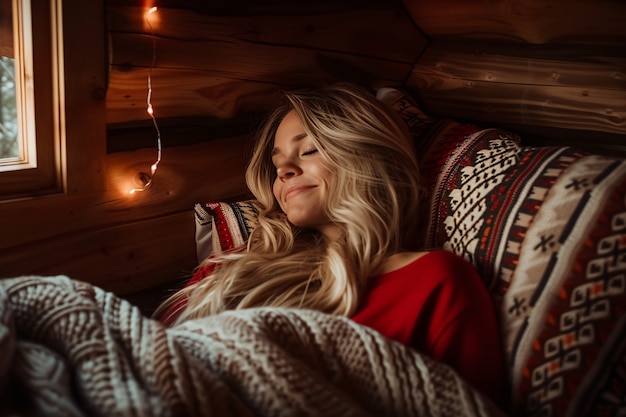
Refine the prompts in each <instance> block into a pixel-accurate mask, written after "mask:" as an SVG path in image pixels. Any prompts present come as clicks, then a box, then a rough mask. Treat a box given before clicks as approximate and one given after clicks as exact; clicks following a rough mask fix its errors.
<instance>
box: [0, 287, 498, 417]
mask: <svg viewBox="0 0 626 417" xmlns="http://www.w3.org/2000/svg"><path fill="white" fill-rule="evenodd" d="M0 393H2V394H0V401H1V402H0V404H1V406H0V415H42V416H98V415H100V416H107V417H111V416H187V415H189V416H222V417H228V416H238V417H239V416H253V415H254V416H368V415H371V416H392V415H396V416H455V417H456V416H497V415H500V414H499V412H498V410H497V409H496V408H495V407H494V406H492V405H491V403H490V402H489V401H488V400H486V399H485V398H484V397H482V396H481V395H480V394H478V393H477V392H475V391H473V390H472V389H471V388H470V387H469V386H468V385H466V384H465V383H464V382H462V381H461V380H460V379H459V378H458V377H457V376H456V375H455V373H454V372H452V371H451V370H450V369H448V368H447V367H445V366H442V365H440V364H437V363H434V362H433V361H431V360H429V359H428V358H425V357H422V356H420V355H419V354H417V353H415V352H413V351H411V350H410V349H407V348H404V347H402V346H400V345H399V344H396V343H394V342H390V341H388V340H386V339H385V338H383V337H382V336H380V335H378V334H377V333H376V332H374V331H372V330H369V329H367V328H364V327H361V326H359V325H357V324H355V323H353V322H352V321H350V320H347V319H343V318H340V317H335V316H330V315H324V314H321V313H317V312H312V311H303V310H286V309H276V308H262V309H251V310H247V311H238V312H228V313H224V314H220V315H216V316H213V317H210V318H206V319H202V320H195V321H191V322H188V323H186V324H184V325H180V326H177V327H175V328H171V329H167V328H165V327H163V326H162V325H161V324H160V323H158V322H156V321H154V320H150V319H148V318H146V317H144V316H142V315H141V313H140V311H139V309H137V308H136V307H134V306H132V305H131V304H129V303H128V302H126V301H124V300H122V299H120V298H118V297H116V296H115V295H113V294H112V293H109V292H105V291H103V290H101V289H99V288H97V287H94V286H91V285H89V284H86V283H82V282H78V281H73V280H70V279H69V278H67V277H48V278H42V277H21V278H13V279H7V280H0Z"/></svg>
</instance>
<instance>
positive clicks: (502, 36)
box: [403, 0, 626, 47]
mask: <svg viewBox="0 0 626 417" xmlns="http://www.w3.org/2000/svg"><path fill="white" fill-rule="evenodd" d="M403 3H404V5H405V7H406V9H407V11H408V12H409V14H410V15H411V17H412V18H413V20H414V21H415V23H416V24H417V26H418V27H419V28H420V29H421V30H422V31H424V33H426V34H427V36H428V37H429V38H431V39H433V40H440V39H448V40H450V39H451V38H454V39H456V40H461V39H468V38H471V39H481V40H482V41H484V42H487V43H489V42H494V41H509V42H513V43H528V44H548V43H552V44H587V45H607V44H611V45H614V46H616V47H620V46H623V45H624V44H625V42H626V25H624V19H625V18H626V3H624V2H623V1H619V0H607V1H594V0H556V1H550V2H545V1H542V0H529V1H528V0H524V1H520V0H497V1H471V2H468V1H464V0H443V1H420V0H403Z"/></svg>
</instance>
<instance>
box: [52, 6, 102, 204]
mask: <svg viewBox="0 0 626 417" xmlns="http://www.w3.org/2000/svg"><path fill="white" fill-rule="evenodd" d="M63 29H64V32H63V58H64V63H63V65H62V66H63V68H64V70H65V82H64V87H65V96H64V97H63V98H62V99H64V106H65V107H64V110H65V111H64V114H63V116H64V120H63V122H62V126H61V127H62V128H64V129H65V146H64V149H67V152H66V155H64V158H65V161H64V162H65V165H66V170H67V171H66V173H65V174H66V176H65V181H66V184H65V187H66V190H67V192H68V193H81V192H87V193H89V192H93V191H94V190H102V189H103V188H104V183H105V176H104V169H105V168H104V167H105V154H106V125H105V102H106V100H105V99H106V62H105V57H106V53H105V39H104V37H103V33H104V31H105V29H104V4H103V1H102V0H93V1H92V0H90V1H82V0H64V1H63Z"/></svg>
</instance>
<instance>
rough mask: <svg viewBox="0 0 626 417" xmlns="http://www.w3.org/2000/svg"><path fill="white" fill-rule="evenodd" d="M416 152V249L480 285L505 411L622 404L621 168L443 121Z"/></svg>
mask: <svg viewBox="0 0 626 417" xmlns="http://www.w3.org/2000/svg"><path fill="white" fill-rule="evenodd" d="M422 152H423V155H424V157H423V161H422V169H423V170H424V177H425V181H426V186H427V188H428V189H431V190H433V192H432V195H431V196H430V198H431V205H430V206H429V207H430V208H431V210H432V211H431V213H430V216H431V217H430V223H429V227H428V228H427V230H426V233H425V236H426V238H427V245H428V246H433V247H437V246H443V247H445V248H447V249H448V250H451V251H453V252H455V253H457V254H459V255H461V256H463V257H465V258H467V259H469V260H470V261H472V262H473V263H474V264H475V266H476V268H477V269H478V271H479V273H480V274H481V275H482V276H483V278H484V279H485V283H486V284H487V285H488V286H489V288H490V290H491V292H492V295H493V297H494V300H495V303H496V308H497V310H498V314H499V318H500V321H501V327H502V332H503V333H502V334H503V341H504V345H505V348H506V354H507V358H508V360H509V365H510V369H509V371H510V377H511V382H512V387H511V388H512V395H513V400H514V409H515V411H516V412H515V414H516V415H541V416H568V415H617V414H619V412H620V410H622V411H623V410H624V409H626V396H624V392H626V314H624V313H625V310H626V161H625V160H622V159H615V158H609V157H603V156H597V155H589V154H586V153H581V152H577V151H575V150H573V149H570V148H548V147H546V148H531V147H523V146H519V145H518V138H517V136H516V135H512V134H510V133H507V132H504V131H501V130H497V129H486V130H479V129H478V128H477V127H475V126H473V125H463V124H459V123H455V122H452V121H443V122H440V123H438V125H437V126H435V127H434V128H433V129H432V131H431V133H430V135H429V137H428V138H427V140H426V141H425V143H424V144H423V149H422Z"/></svg>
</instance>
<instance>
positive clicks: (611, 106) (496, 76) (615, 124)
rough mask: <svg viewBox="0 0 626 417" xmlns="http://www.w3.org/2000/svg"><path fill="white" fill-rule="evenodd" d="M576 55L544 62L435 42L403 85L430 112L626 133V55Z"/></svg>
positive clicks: (515, 51) (516, 51) (513, 52)
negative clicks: (414, 92)
mask: <svg viewBox="0 0 626 417" xmlns="http://www.w3.org/2000/svg"><path fill="white" fill-rule="evenodd" d="M579 52H581V54H580V55H578V56H577V57H575V56H574V55H572V54H570V53H562V54H559V53H555V54H553V55H552V59H543V58H535V57H533V54H532V52H530V53H529V52H528V51H527V48H526V49H525V48H521V49H520V48H511V49H510V50H509V51H506V49H504V48H502V49H500V50H499V51H494V50H491V51H489V52H488V53H487V52H481V49H480V45H477V44H473V45H470V44H468V43H464V44H462V45H456V44H455V45H452V44H450V43H447V42H446V43H444V42H439V43H434V44H433V45H432V46H431V47H430V48H429V49H428V50H427V52H426V53H425V54H424V55H423V56H422V58H421V59H420V61H419V62H418V64H417V65H415V67H414V69H413V72H412V74H411V76H410V78H409V81H408V84H409V85H410V86H411V87H413V88H414V89H416V90H417V91H418V94H419V95H420V97H421V99H422V100H423V103H424V105H425V106H426V108H427V110H428V111H430V112H431V113H433V114H435V115H440V116H444V117H453V118H460V119H465V120H474V121H482V122H493V123H497V124H503V123H509V124H518V125H524V124H526V125H535V126H544V127H556V128H562V129H571V130H575V129H578V130H582V131H588V132H593V131H597V132H605V133H610V134H616V135H626V77H625V76H624V68H626V58H624V57H620V56H602V57H594V55H593V48H591V47H588V48H586V49H585V51H584V52H582V51H579ZM589 139H590V140H591V138H589Z"/></svg>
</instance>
